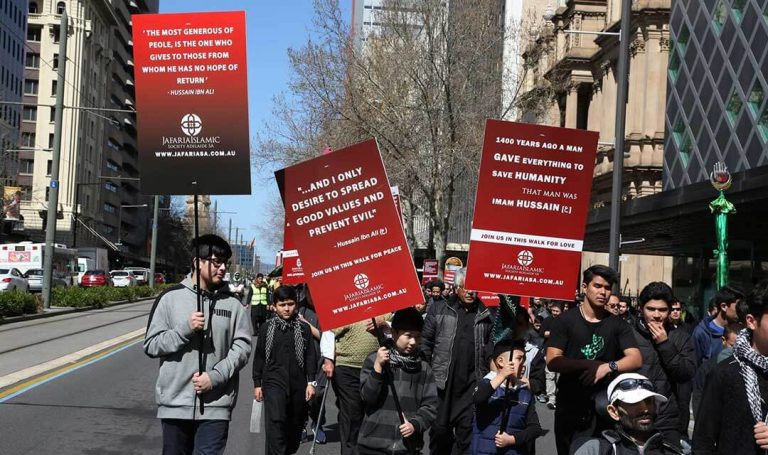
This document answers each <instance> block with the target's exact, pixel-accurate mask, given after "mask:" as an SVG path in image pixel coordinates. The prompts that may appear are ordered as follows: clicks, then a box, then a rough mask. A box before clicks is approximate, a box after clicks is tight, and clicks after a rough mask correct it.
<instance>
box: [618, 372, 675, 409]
mask: <svg viewBox="0 0 768 455" xmlns="http://www.w3.org/2000/svg"><path fill="white" fill-rule="evenodd" d="M627 379H636V380H645V381H649V379H648V378H646V377H645V376H643V375H642V374H637V373H624V374H620V375H619V376H618V377H617V378H616V379H614V380H613V381H611V383H610V384H608V391H607V392H608V403H609V404H612V403H614V402H616V401H621V402H622V403H628V404H635V403H639V402H641V401H643V400H645V399H646V398H649V397H654V398H655V399H656V404H662V403H666V402H667V398H666V397H664V395H660V394H658V393H656V392H654V391H652V390H649V389H648V388H646V387H643V386H639V387H637V388H634V389H632V390H622V389H621V388H620V387H617V386H618V385H619V383H621V382H623V381H626V380H627Z"/></svg>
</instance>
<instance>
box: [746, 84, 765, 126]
mask: <svg viewBox="0 0 768 455" xmlns="http://www.w3.org/2000/svg"><path fill="white" fill-rule="evenodd" d="M764 97H765V94H764V93H763V86H762V85H760V79H757V80H756V81H755V86H754V87H752V92H750V94H749V100H747V105H748V106H749V110H750V111H752V115H753V116H754V117H755V118H756V119H757V118H758V117H759V116H760V106H762V104H763V98H764Z"/></svg>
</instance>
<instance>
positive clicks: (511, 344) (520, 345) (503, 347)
mask: <svg viewBox="0 0 768 455" xmlns="http://www.w3.org/2000/svg"><path fill="white" fill-rule="evenodd" d="M511 351H523V354H525V340H510V339H504V340H501V341H499V342H498V343H496V344H495V345H493V353H492V354H491V359H492V360H495V359H496V357H498V356H500V355H502V354H504V353H505V352H511Z"/></svg>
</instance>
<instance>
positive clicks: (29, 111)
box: [23, 106, 37, 122]
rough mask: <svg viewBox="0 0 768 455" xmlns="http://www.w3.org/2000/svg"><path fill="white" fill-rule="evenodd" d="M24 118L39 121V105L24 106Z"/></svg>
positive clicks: (29, 120)
mask: <svg viewBox="0 0 768 455" xmlns="http://www.w3.org/2000/svg"><path fill="white" fill-rule="evenodd" d="M23 113H24V117H23V118H24V120H26V121H28V122H34V121H37V106H24V112H23Z"/></svg>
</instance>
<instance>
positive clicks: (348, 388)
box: [333, 366, 363, 455]
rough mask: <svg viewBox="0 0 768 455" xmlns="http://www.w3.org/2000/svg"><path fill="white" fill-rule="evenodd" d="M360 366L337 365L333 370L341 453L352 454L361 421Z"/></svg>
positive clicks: (355, 447)
mask: <svg viewBox="0 0 768 455" xmlns="http://www.w3.org/2000/svg"><path fill="white" fill-rule="evenodd" d="M360 370H361V369H360V368H352V367H345V366H337V367H336V369H334V371H333V392H334V393H335V394H336V407H337V408H338V410H339V418H338V420H339V434H340V439H341V441H340V442H341V454H342V455H354V454H355V453H356V449H357V436H358V435H359V434H360V424H362V422H363V400H362V398H360Z"/></svg>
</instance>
